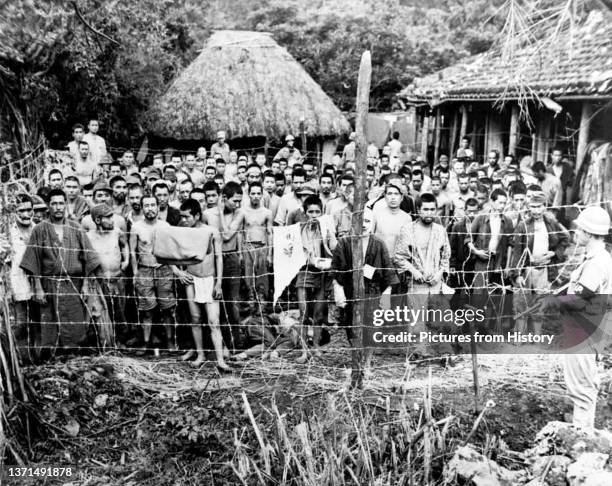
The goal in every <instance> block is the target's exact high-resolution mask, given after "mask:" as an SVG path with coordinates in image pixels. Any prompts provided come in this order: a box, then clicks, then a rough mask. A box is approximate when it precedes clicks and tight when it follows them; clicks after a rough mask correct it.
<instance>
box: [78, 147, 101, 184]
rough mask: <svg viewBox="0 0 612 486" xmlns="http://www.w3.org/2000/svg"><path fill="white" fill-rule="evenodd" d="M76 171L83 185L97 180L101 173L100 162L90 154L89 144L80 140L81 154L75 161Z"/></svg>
mask: <svg viewBox="0 0 612 486" xmlns="http://www.w3.org/2000/svg"><path fill="white" fill-rule="evenodd" d="M74 172H75V174H76V176H77V177H78V178H79V182H80V183H81V186H84V185H85V184H89V183H91V182H95V181H96V179H97V178H98V175H99V168H98V164H97V163H96V161H95V160H94V158H93V157H92V156H91V154H90V150H89V144H88V143H87V142H85V141H81V142H79V156H78V157H77V158H76V160H75V161H74Z"/></svg>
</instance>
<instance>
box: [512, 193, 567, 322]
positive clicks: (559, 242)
mask: <svg viewBox="0 0 612 486" xmlns="http://www.w3.org/2000/svg"><path fill="white" fill-rule="evenodd" d="M568 244H569V234H568V232H567V230H566V229H565V228H564V227H563V226H562V225H561V224H560V223H559V222H558V221H557V220H556V219H555V218H554V216H553V215H551V214H550V213H546V196H545V194H544V193H543V192H535V193H533V194H532V195H531V198H530V199H529V202H528V204H527V214H526V217H525V219H521V220H519V222H518V224H517V226H516V228H515V230H514V241H513V248H512V258H511V263H510V272H509V273H510V277H511V278H513V279H514V286H515V287H518V295H515V299H514V302H515V304H517V305H521V306H526V307H529V306H530V303H531V301H532V300H533V299H532V297H531V295H532V294H534V293H535V294H545V293H547V292H549V291H550V288H551V286H552V284H553V282H554V281H555V280H556V279H557V275H558V264H559V263H560V262H562V261H564V260H565V250H566V249H567V246H568ZM521 294H522V295H521ZM519 303H520V304H519ZM521 310H522V309H519V308H517V307H516V306H515V311H521ZM527 319H528V318H527V317H526V316H525V317H521V318H518V319H517V320H516V326H517V331H521V332H522V331H526V330H527V325H528V322H527ZM533 328H534V331H535V332H536V333H537V332H539V331H540V330H541V329H542V322H541V321H539V322H537V321H533Z"/></svg>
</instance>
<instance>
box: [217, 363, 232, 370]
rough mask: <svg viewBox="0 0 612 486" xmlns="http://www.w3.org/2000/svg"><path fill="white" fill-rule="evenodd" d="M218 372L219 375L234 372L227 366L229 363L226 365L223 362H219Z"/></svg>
mask: <svg viewBox="0 0 612 486" xmlns="http://www.w3.org/2000/svg"><path fill="white" fill-rule="evenodd" d="M217 370H218V371H219V373H231V372H233V371H234V370H233V369H232V368H230V367H229V366H228V365H227V363H224V362H223V361H219V362H217Z"/></svg>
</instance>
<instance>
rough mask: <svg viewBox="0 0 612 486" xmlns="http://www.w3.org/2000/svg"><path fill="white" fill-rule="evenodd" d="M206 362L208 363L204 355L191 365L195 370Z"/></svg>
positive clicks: (199, 356)
mask: <svg viewBox="0 0 612 486" xmlns="http://www.w3.org/2000/svg"><path fill="white" fill-rule="evenodd" d="M204 361H206V358H205V357H204V353H202V354H199V355H198V357H197V358H196V360H195V361H193V362H192V363H189V364H190V365H191V366H192V367H193V368H199V367H200V366H202V363H204Z"/></svg>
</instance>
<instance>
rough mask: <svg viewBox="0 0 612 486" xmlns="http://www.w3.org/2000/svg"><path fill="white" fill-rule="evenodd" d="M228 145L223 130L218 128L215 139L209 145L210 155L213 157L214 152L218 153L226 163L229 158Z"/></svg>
mask: <svg viewBox="0 0 612 486" xmlns="http://www.w3.org/2000/svg"><path fill="white" fill-rule="evenodd" d="M229 153H230V146H229V145H228V143H227V142H226V141H225V131H223V130H219V131H218V132H217V141H216V142H215V143H213V144H212V147H210V155H212V156H213V157H214V156H215V154H220V155H221V157H223V160H225V162H226V163H227V161H228V160H229Z"/></svg>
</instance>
